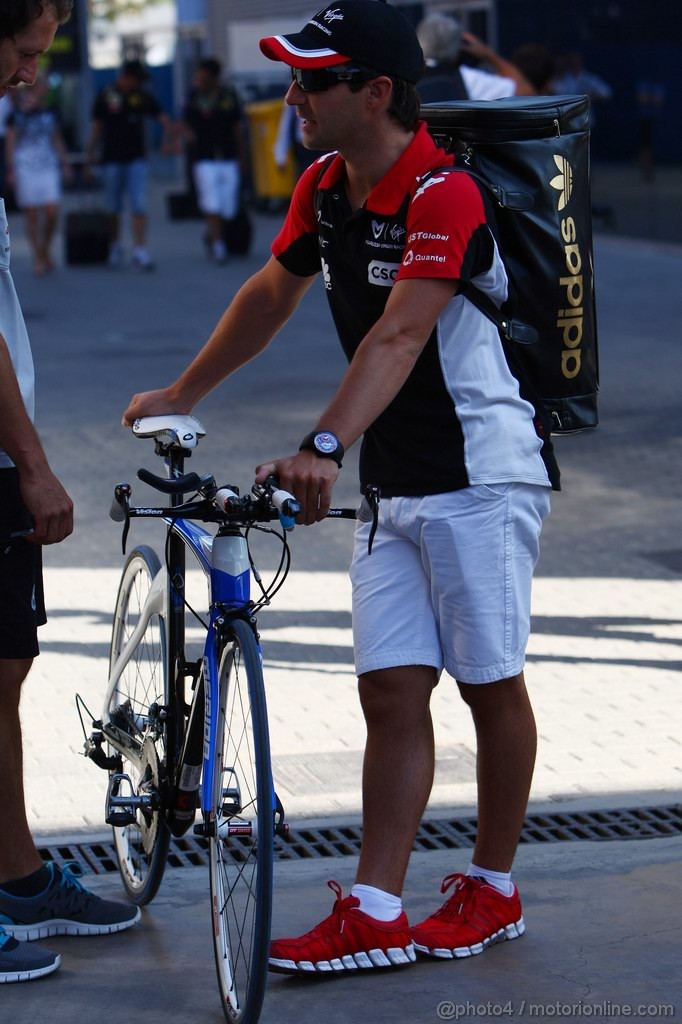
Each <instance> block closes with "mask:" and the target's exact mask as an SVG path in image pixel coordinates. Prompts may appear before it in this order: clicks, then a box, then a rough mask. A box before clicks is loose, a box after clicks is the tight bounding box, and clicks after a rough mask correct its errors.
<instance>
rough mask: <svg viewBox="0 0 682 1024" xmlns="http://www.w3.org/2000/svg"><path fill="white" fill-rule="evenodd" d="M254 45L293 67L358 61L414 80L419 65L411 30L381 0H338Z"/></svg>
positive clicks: (418, 48)
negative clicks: (295, 27) (292, 27)
mask: <svg viewBox="0 0 682 1024" xmlns="http://www.w3.org/2000/svg"><path fill="white" fill-rule="evenodd" d="M260 48H261V50H262V52H263V53H264V54H265V56H266V57H269V58H270V60H279V61H283V63H284V64H288V65H289V66H290V67H293V68H329V67H335V66H336V65H337V64H347V63H353V64H359V65H361V66H363V67H369V68H373V69H374V70H376V71H379V72H381V73H383V74H385V75H391V76H393V77H395V78H403V79H405V81H407V82H416V81H417V79H418V78H419V77H420V76H421V73H422V70H423V67H424V55H423V53H422V49H421V46H420V45H419V40H418V39H417V34H416V32H415V30H414V28H413V27H412V25H411V24H410V22H409V21H408V19H407V18H406V17H405V15H404V14H402V13H401V12H400V11H399V10H398V8H397V7H392V6H391V4H388V3H384V2H383V0H339V2H338V3H331V4H329V5H328V6H327V7H323V8H322V10H321V11H320V12H319V13H318V14H315V15H314V16H313V17H312V18H311V19H310V21H309V22H308V24H307V25H306V26H305V27H304V28H303V29H301V31H300V32H294V33H292V34H291V35H286V36H267V37H266V38H265V39H261V41H260Z"/></svg>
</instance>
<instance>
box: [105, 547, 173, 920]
mask: <svg viewBox="0 0 682 1024" xmlns="http://www.w3.org/2000/svg"><path fill="white" fill-rule="evenodd" d="M160 570H161V563H160V562H159V559H158V557H157V555H156V553H155V552H154V551H153V550H152V549H151V548H149V547H147V546H146V545H142V546H141V547H139V548H136V549H135V550H134V551H132V552H131V554H130V556H129V558H128V560H127V562H126V564H125V567H124V569H123V573H122V575H121V584H120V586H119V590H118V597H117V599H116V611H115V613H114V626H113V631H112V637H111V655H110V663H109V671H110V673H111V670H112V668H113V667H114V665H115V663H116V660H117V658H118V656H119V655H120V653H121V651H122V650H123V649H124V648H125V646H126V644H127V642H128V640H129V638H130V637H131V635H132V633H133V631H134V630H135V627H136V626H137V624H138V622H140V620H141V619H142V616H143V614H144V609H145V602H146V600H147V597H148V595H149V591H150V589H151V586H152V582H153V580H154V577H155V576H156V574H157V573H158V572H159V571H160ZM168 706H169V691H168V666H167V664H166V618H165V613H164V611H163V610H162V611H160V612H155V613H154V614H153V615H152V616H151V617H150V618H149V621H148V622H147V624H146V627H145V628H144V631H143V632H142V635H141V636H140V637H139V639H138V641H137V643H136V645H135V649H134V651H133V653H132V655H131V657H130V660H129V661H128V663H127V664H126V666H125V668H124V669H123V671H122V673H121V676H120V678H119V680H118V682H117V684H116V687H115V689H114V690H113V692H112V695H111V699H110V701H109V708H108V717H109V722H108V725H109V728H110V735H111V736H113V735H116V736H117V737H121V740H122V742H117V743H116V749H114V747H113V746H112V745H111V743H110V746H109V753H110V754H112V753H116V752H117V753H119V754H120V755H121V760H122V767H123V774H125V775H127V776H129V778H130V781H131V783H132V792H133V795H135V796H145V797H147V798H148V804H147V805H146V806H144V807H143V808H140V809H139V810H137V811H136V813H135V821H134V822H132V823H130V824H127V825H124V826H116V827H115V828H114V830H113V832H114V847H115V849H116V856H117V859H118V864H119V869H120V872H121V878H122V880H123V886H124V888H125V890H126V892H127V894H128V896H129V897H130V899H131V900H132V901H133V903H136V904H138V906H142V905H144V904H145V903H149V901H150V900H152V899H153V898H154V896H155V895H156V892H157V890H158V888H159V885H160V884H161V879H162V877H163V872H164V869H165V866H166V858H167V856H168V844H169V841H170V832H169V830H168V826H167V824H166V821H165V808H164V807H163V793H165V792H166V788H167V787H166V786H165V779H166V772H167V771H168V769H169V766H168V755H167V741H166V735H167V728H166V718H165V709H167V708H168ZM106 731H107V728H106V727H105V732H106Z"/></svg>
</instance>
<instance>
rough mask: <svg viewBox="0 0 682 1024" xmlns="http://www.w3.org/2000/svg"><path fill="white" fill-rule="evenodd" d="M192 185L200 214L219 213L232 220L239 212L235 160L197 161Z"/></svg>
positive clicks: (237, 164) (238, 181) (236, 163)
mask: <svg viewBox="0 0 682 1024" xmlns="http://www.w3.org/2000/svg"><path fill="white" fill-rule="evenodd" d="M193 173H194V184H195V185H196V188H197V199H198V202H199V209H200V210H201V212H202V213H219V214H220V215H221V217H224V218H225V220H232V219H233V218H234V217H236V216H237V212H238V210H239V187H240V183H241V182H240V174H239V162H238V161H237V160H198V161H197V162H196V163H195V164H194V168H193Z"/></svg>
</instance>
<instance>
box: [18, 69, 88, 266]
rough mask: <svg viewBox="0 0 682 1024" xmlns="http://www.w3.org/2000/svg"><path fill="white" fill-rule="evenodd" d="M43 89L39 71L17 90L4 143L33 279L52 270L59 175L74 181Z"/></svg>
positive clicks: (46, 87) (43, 78) (45, 85)
mask: <svg viewBox="0 0 682 1024" xmlns="http://www.w3.org/2000/svg"><path fill="white" fill-rule="evenodd" d="M48 90H49V85H48V81H47V76H46V75H45V74H44V73H40V74H39V75H38V77H37V78H36V82H35V85H33V86H28V87H24V88H23V89H20V90H18V91H17V94H16V101H15V107H14V110H13V112H12V113H11V114H10V117H9V119H8V122H7V140H6V157H7V172H6V173H7V182H8V184H9V185H10V186H12V187H13V188H14V194H15V198H16V201H17V205H18V207H19V209H20V210H23V212H24V216H25V220H26V234H27V236H28V241H29V245H30V247H31V253H32V256H33V269H34V271H35V273H36V275H37V276H38V277H42V276H43V275H44V274H46V273H48V271H50V270H54V263H53V261H52V255H51V252H50V248H51V245H52V239H53V238H54V233H55V230H56V228H57V220H58V217H59V206H60V203H61V198H62V177H63V178H64V180H65V181H71V180H72V178H73V172H72V169H71V165H70V163H69V159H68V154H67V151H66V145H65V143H64V139H63V137H62V133H61V129H60V127H59V118H58V115H57V113H56V112H55V111H54V110H53V109H51V108H50V106H49V102H48Z"/></svg>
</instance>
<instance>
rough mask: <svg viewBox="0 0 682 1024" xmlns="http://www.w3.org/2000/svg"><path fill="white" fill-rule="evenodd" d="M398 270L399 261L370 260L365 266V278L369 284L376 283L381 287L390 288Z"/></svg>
mask: <svg viewBox="0 0 682 1024" xmlns="http://www.w3.org/2000/svg"><path fill="white" fill-rule="evenodd" d="M399 270H400V264H399V263H382V262H381V260H372V262H371V263H370V265H369V266H368V267H367V280H368V281H369V283H370V284H378V285H380V286H381V287H382V288H392V287H393V282H394V281H395V279H396V275H397V273H398V271H399Z"/></svg>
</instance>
